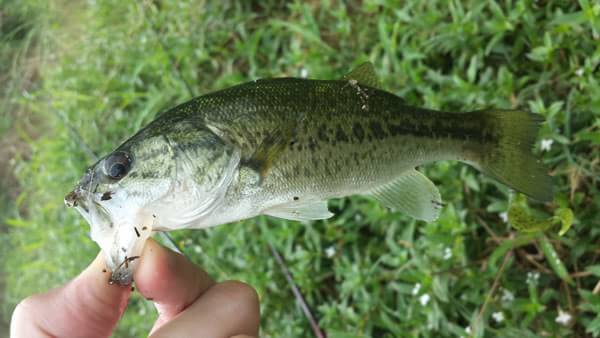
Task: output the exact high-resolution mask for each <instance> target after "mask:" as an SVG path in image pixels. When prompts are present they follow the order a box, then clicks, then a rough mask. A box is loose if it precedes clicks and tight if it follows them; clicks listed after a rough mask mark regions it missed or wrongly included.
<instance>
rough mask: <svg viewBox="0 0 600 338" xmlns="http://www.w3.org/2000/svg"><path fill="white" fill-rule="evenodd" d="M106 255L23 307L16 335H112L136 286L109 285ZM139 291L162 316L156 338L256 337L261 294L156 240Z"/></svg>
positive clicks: (142, 266)
mask: <svg viewBox="0 0 600 338" xmlns="http://www.w3.org/2000/svg"><path fill="white" fill-rule="evenodd" d="M109 274H110V273H109V272H106V264H105V261H104V258H103V254H99V255H98V256H97V257H96V259H95V260H94V261H93V262H92V263H91V264H90V265H89V266H88V267H87V268H86V269H85V270H84V271H83V272H82V273H81V274H80V275H79V276H77V277H75V278H74V279H73V280H71V281H69V282H68V283H66V284H65V285H63V286H60V287H58V288H55V289H52V290H50V291H48V292H45V293H41V294H36V295H33V296H30V297H27V298H26V299H24V300H23V301H21V303H19V305H18V306H17V307H16V309H15V311H14V312H13V315H12V320H11V329H10V330H11V337H15V338H18V337H108V336H110V335H111V333H112V331H113V329H114V327H115V326H116V324H117V322H118V321H119V318H120V317H121V315H122V314H123V312H124V311H125V308H126V306H127V300H128V298H129V296H130V294H131V288H130V287H123V286H117V285H109V284H108V282H107V281H108V277H109ZM134 280H135V285H136V288H137V290H138V291H139V292H140V293H141V294H142V295H143V296H144V297H145V298H147V299H150V300H152V301H153V302H154V305H155V307H156V309H157V311H158V313H159V316H158V319H157V320H156V322H155V323H154V326H153V328H152V330H151V331H150V333H149V335H150V337H153V338H157V337H191V336H197V337H236V338H239V337H256V336H258V326H259V301H258V296H257V294H256V291H254V289H253V288H252V287H250V286H248V285H246V284H244V283H241V282H238V281H226V282H221V283H215V281H214V280H213V279H212V278H211V277H210V276H209V275H208V274H207V273H206V272H204V271H203V270H202V269H200V268H199V267H197V266H195V265H193V264H192V263H191V262H189V261H188V260H187V259H185V257H183V256H182V255H180V254H177V253H174V252H172V251H170V250H167V249H166V248H164V247H162V246H160V245H159V244H157V243H156V242H155V241H153V240H149V241H148V242H147V244H146V246H145V248H144V252H143V254H142V255H141V258H140V261H139V265H138V267H137V269H136V271H135V273H134Z"/></svg>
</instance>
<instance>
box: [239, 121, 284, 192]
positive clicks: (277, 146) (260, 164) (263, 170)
mask: <svg viewBox="0 0 600 338" xmlns="http://www.w3.org/2000/svg"><path fill="white" fill-rule="evenodd" d="M295 138H296V126H295V125H291V123H290V125H289V126H282V127H280V128H278V129H277V130H275V131H273V132H272V133H271V134H269V135H268V136H267V137H266V138H265V139H264V140H263V141H262V143H261V144H260V145H259V146H258V148H257V149H256V151H255V152H254V154H252V156H251V157H250V158H248V159H247V160H246V161H245V163H243V164H245V165H247V166H248V167H250V168H252V169H254V170H256V171H257V172H258V173H259V174H260V179H261V181H262V180H263V179H264V178H265V177H266V176H267V174H268V173H269V170H270V169H271V167H272V166H273V164H274V163H275V161H276V160H277V158H278V157H279V155H280V154H281V153H282V152H283V150H284V149H285V148H286V147H287V146H289V145H290V143H293V142H294V140H295Z"/></svg>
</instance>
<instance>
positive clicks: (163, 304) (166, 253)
mask: <svg viewBox="0 0 600 338" xmlns="http://www.w3.org/2000/svg"><path fill="white" fill-rule="evenodd" d="M134 280H135V284H136V286H137V289H138V291H139V292H140V293H141V294H142V295H143V296H144V297H146V298H147V299H150V300H153V301H154V303H155V305H156V309H157V310H158V313H159V318H158V320H157V322H156V324H155V326H154V328H153V330H152V331H155V330H156V329H158V328H159V327H160V326H162V325H163V324H164V323H166V322H168V321H170V320H171V319H173V318H174V317H175V316H176V315H177V314H179V313H180V312H182V311H183V310H184V309H186V308H187V307H188V306H190V305H191V304H192V303H194V301H195V300H196V299H198V297H200V296H201V295H202V294H203V293H204V292H205V291H206V290H207V289H208V288H210V287H211V286H213V285H214V284H215V282H214V280H213V279H212V278H211V277H210V276H209V275H208V274H207V273H206V272H205V271H204V270H202V269H200V268H199V267H197V266H196V265H194V264H192V263H191V262H190V261H188V260H187V259H186V258H185V257H184V256H183V255H180V254H178V253H175V252H172V251H170V250H168V249H166V248H164V247H162V246H161V245H159V244H158V243H156V242H155V241H154V240H152V239H149V240H148V242H147V243H146V246H145V247H144V251H143V253H142V255H141V258H140V261H139V265H138V267H137V269H136V270H135V272H134Z"/></svg>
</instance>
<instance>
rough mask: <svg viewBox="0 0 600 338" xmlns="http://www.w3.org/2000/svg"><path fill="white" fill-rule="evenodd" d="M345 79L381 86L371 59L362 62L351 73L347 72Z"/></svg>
mask: <svg viewBox="0 0 600 338" xmlns="http://www.w3.org/2000/svg"><path fill="white" fill-rule="evenodd" d="M344 80H355V81H357V82H358V83H359V84H361V85H365V86H369V87H373V88H380V83H379V80H378V79H377V74H375V67H373V64H372V63H371V62H369V61H367V62H365V63H361V64H360V65H358V66H357V67H356V68H354V69H353V70H352V71H350V73H348V74H346V75H345V76H344Z"/></svg>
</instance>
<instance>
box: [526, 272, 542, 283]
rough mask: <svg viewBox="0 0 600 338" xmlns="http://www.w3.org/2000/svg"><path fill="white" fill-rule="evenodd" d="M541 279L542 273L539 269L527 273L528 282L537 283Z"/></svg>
mask: <svg viewBox="0 0 600 338" xmlns="http://www.w3.org/2000/svg"><path fill="white" fill-rule="evenodd" d="M539 279H540V273H539V272H537V271H533V272H528V273H527V284H537V282H538V280H539Z"/></svg>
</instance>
